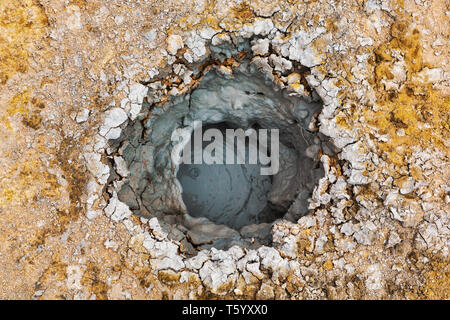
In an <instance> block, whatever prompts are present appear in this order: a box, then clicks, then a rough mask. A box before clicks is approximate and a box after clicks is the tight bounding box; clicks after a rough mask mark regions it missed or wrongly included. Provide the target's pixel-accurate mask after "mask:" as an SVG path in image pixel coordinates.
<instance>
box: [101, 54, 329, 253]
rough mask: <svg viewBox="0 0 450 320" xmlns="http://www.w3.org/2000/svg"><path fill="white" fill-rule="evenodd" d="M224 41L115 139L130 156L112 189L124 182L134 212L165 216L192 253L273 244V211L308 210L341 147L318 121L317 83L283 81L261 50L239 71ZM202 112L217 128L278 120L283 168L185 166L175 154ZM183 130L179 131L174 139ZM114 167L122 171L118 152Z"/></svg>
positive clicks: (113, 144)
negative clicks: (264, 62)
mask: <svg viewBox="0 0 450 320" xmlns="http://www.w3.org/2000/svg"><path fill="white" fill-rule="evenodd" d="M233 50H234V53H235V54H236V55H238V52H237V51H236V50H235V49H230V52H233ZM222 51H223V50H222ZM222 51H220V50H218V52H216V51H215V50H214V48H212V50H211V52H212V53H211V56H210V58H211V59H212V61H215V62H214V63H216V64H217V65H214V64H213V65H212V67H211V68H209V69H208V70H209V71H207V72H205V71H204V70H199V71H198V72H197V73H198V74H200V73H202V72H204V75H203V77H201V79H200V82H199V83H198V84H197V85H196V86H195V87H194V88H193V89H191V90H190V92H188V93H187V94H184V95H179V96H172V97H171V99H170V100H169V101H167V102H166V103H164V104H162V105H160V106H156V105H155V104H154V103H152V104H151V105H150V104H149V103H145V102H144V105H143V109H142V112H141V114H140V116H139V117H138V118H137V119H136V121H134V122H130V123H129V124H128V125H127V127H126V128H125V129H124V130H123V131H122V135H121V137H120V138H119V139H117V140H114V141H110V150H111V151H110V154H111V156H114V159H116V157H117V158H123V159H124V161H125V163H126V165H127V169H128V173H127V175H121V174H117V175H112V176H111V177H110V184H109V187H108V188H107V192H108V193H109V194H110V195H112V194H113V193H114V192H117V194H118V197H119V199H120V200H121V201H122V202H125V203H126V204H127V205H128V206H129V207H130V208H131V210H132V211H133V213H134V214H135V215H137V216H142V217H146V218H151V217H157V218H158V220H159V222H160V224H161V226H162V227H163V228H164V229H165V230H166V231H167V232H168V234H169V237H170V238H171V239H174V240H176V241H180V242H181V244H182V246H181V248H182V251H183V252H184V253H186V254H188V255H189V254H192V255H194V254H196V253H197V252H198V250H202V249H208V248H211V247H215V248H218V249H227V248H229V247H231V246H233V245H239V246H241V247H249V248H256V247H258V246H261V245H270V243H271V227H272V224H273V221H274V220H276V219H278V218H281V217H282V218H283V219H287V220H290V221H296V220H297V219H299V218H300V217H301V216H303V215H305V214H307V213H308V212H309V210H308V205H309V203H308V199H309V198H310V197H311V194H312V191H313V189H314V186H315V185H316V184H317V183H318V181H319V179H320V178H321V177H323V175H324V172H323V168H322V166H321V163H320V161H319V158H320V154H321V153H326V154H329V155H334V152H333V151H334V150H335V148H334V146H333V145H332V144H331V143H330V142H329V141H328V138H327V137H326V136H324V135H322V134H320V133H317V131H314V129H311V123H313V122H314V121H315V117H316V116H317V115H318V114H319V113H320V111H321V108H322V102H321V100H320V99H319V97H318V95H317V94H316V93H315V92H314V91H312V92H309V93H308V92H307V91H303V92H300V93H299V92H298V90H296V89H295V88H298V86H294V87H292V86H285V87H284V88H280V87H279V85H278V84H275V83H274V76H273V75H272V74H267V72H266V71H262V69H261V68H260V67H259V65H258V63H257V61H256V60H257V59H259V58H258V57H255V58H254V59H251V58H244V59H243V60H241V61H239V64H237V66H236V65H235V66H234V67H233V68H232V72H231V73H230V72H223V68H222V67H221V65H220V63H222V62H224V61H225V59H226V58H229V54H228V55H224V54H223V53H222ZM215 52H216V53H215ZM239 56H242V55H239ZM247 56H250V55H249V54H248V52H247ZM292 71H293V73H295V72H296V70H295V68H294V69H293V70H292ZM297 71H298V70H297ZM298 72H300V71H298ZM296 75H297V76H298V73H296ZM279 76H282V75H281V74H280V75H279ZM149 87H150V90H149V96H151V98H149V100H152V101H155V99H156V100H158V99H159V98H158V97H161V96H162V94H161V92H163V91H164V89H162V88H163V87H162V82H160V81H154V82H152V83H150V84H149ZM155 88H156V89H155ZM293 88H294V89H293ZM155 97H157V98H155ZM199 121H201V122H202V123H203V125H206V126H207V128H211V126H212V127H214V128H216V129H219V130H226V129H227V128H242V129H246V128H251V127H253V128H263V129H278V130H279V141H280V143H279V170H278V172H277V173H276V174H274V175H273V176H270V177H269V178H267V177H261V176H259V175H256V174H252V173H251V172H253V169H255V170H256V168H249V167H246V166H237V165H233V166H236V168H233V169H232V170H231V168H229V167H227V165H224V166H223V167H221V168H213V167H212V168H210V169H207V167H204V166H203V165H201V166H200V167H196V165H191V166H189V165H187V166H184V165H181V166H179V165H178V163H177V162H176V161H174V155H175V156H179V155H181V154H182V152H181V151H182V150H183V147H184V144H185V142H186V141H189V140H190V138H191V135H192V134H193V131H194V128H195V127H196V125H197V124H198V122H199ZM175 132H177V134H178V140H177V139H173V138H174V133H175ZM180 138H181V139H180ZM180 141H183V142H180ZM115 167H116V168H115V169H116V171H120V170H118V167H119V166H118V162H117V161H115ZM258 168H259V167H258ZM195 172H197V173H195ZM192 176H197V178H200V180H198V179H197V180H196V179H192ZM252 178H253V181H252V182H251V183H249V182H248V181H249V179H250V180H251V179H252ZM189 179H191V180H189ZM203 179H204V180H203ZM194 180H195V181H194ZM208 184H209V185H208ZM253 189H259V190H258V191H256V192H253V191H252V192H251V191H250V190H253ZM183 190H184V193H183ZM195 197H196V198H195ZM247 200H248V201H247ZM246 201H247V202H246Z"/></svg>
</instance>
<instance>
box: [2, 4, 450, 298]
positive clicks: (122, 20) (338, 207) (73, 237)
mask: <svg viewBox="0 0 450 320" xmlns="http://www.w3.org/2000/svg"><path fill="white" fill-rule="evenodd" d="M6 3H7V2H5V4H6ZM127 3H128V5H127V6H122V5H121V1H108V2H107V3H103V2H96V1H89V2H88V1H70V2H69V4H68V5H67V6H65V5H64V4H63V3H61V2H60V1H53V0H41V1H31V0H30V1H22V4H23V6H22V8H27V7H28V8H32V10H22V8H20V9H17V8H19V7H17V8H15V7H11V9H10V11H9V16H10V17H11V19H12V20H11V21H12V22H10V23H7V24H4V23H2V24H1V25H0V28H7V29H8V32H9V33H8V37H5V38H1V39H0V45H1V46H2V59H1V60H2V64H1V65H0V70H1V72H2V77H1V78H0V80H1V81H2V85H1V86H0V101H1V105H2V108H1V109H0V119H1V120H0V121H1V122H2V124H3V126H1V128H0V134H1V137H2V138H3V139H2V141H3V144H2V146H1V148H2V151H3V152H2V154H3V156H2V157H1V158H0V166H1V171H0V172H1V173H0V180H1V184H0V226H1V228H2V230H3V231H4V232H2V233H1V241H0V244H1V249H0V253H1V255H0V261H1V265H2V267H3V268H2V269H1V270H0V281H1V284H2V285H1V286H0V288H1V289H0V296H1V297H3V298H26V299H29V298H36V299H37V298H41V299H49V298H69V299H72V298H97V299H106V298H108V299H128V298H130V299H161V298H213V297H216V296H220V297H225V298H244V297H245V298H258V299H262V298H269V299H270V298H276V299H287V298H294V299H300V298H309V299H314V298H328V299H345V298H354V299H367V298H391V299H393V298H399V299H411V298H420V299H426V298H448V296H449V283H450V282H449V281H448V280H449V271H448V247H449V231H448V213H447V212H448V211H449V210H448V209H449V202H450V198H449V193H448V192H449V187H448V181H450V179H449V169H448V144H449V142H448V141H449V140H448V139H449V137H448V129H449V128H448V114H447V113H448V112H446V109H447V106H448V103H449V101H448V88H449V86H448V78H449V77H448V72H449V69H448V68H449V67H448V65H449V64H448V63H447V62H448V61H447V60H448V48H447V47H448V46H446V45H445V43H446V42H447V41H448V39H447V35H446V30H445V29H444V28H445V25H446V24H445V23H439V21H446V20H448V14H447V13H448V12H449V11H448V10H449V8H448V7H446V4H445V2H444V1H438V0H436V1H428V2H422V1H405V2H402V1H383V2H379V1H368V2H365V3H364V4H361V2H359V1H353V2H348V3H345V4H342V3H340V2H336V3H331V2H329V1H311V2H295V3H291V1H276V2H274V1H262V0H261V1H252V2H251V4H245V2H241V4H238V3H234V2H230V1H226V2H225V1H199V2H196V3H195V5H194V3H193V2H190V1H185V3H182V2H180V1H164V2H162V1H161V2H160V1H152V2H151V4H149V3H145V4H141V2H137V1H136V2H134V1H128V2H127ZM2 5H3V3H2ZM423 10H427V12H429V14H428V15H426V16H423V15H421V14H420V12H421V11H423ZM24 15H25V16H24ZM27 20H30V21H31V22H32V23H26V22H25V21H27ZM3 21H5V20H4V19H3ZM269 21H270V22H269ZM24 23H25V25H26V26H27V27H26V28H23V26H22V24H24ZM273 28H275V29H277V30H278V31H279V32H280V35H281V36H280V40H279V42H278V43H277V42H274V41H272V42H271V46H273V47H274V48H275V50H279V51H277V53H279V54H280V55H283V56H284V57H285V58H286V59H287V60H291V61H292V60H294V59H297V58H298V59H300V63H301V64H304V65H305V66H309V67H311V72H310V74H308V75H306V77H305V79H303V75H300V79H298V78H295V77H294V78H291V80H292V81H293V82H292V84H295V83H298V85H297V86H300V85H303V86H304V88H305V89H306V90H308V88H307V86H306V84H308V86H311V87H312V88H314V89H315V90H316V92H317V93H318V94H319V95H320V96H321V98H322V100H323V101H324V103H325V107H324V109H323V111H322V113H321V115H320V116H319V117H318V119H317V124H318V125H319V130H320V132H322V133H323V134H324V135H326V136H329V137H331V138H333V140H334V142H335V144H336V145H337V146H338V147H339V148H340V149H341V150H342V152H340V153H339V156H338V157H337V158H330V157H327V156H322V158H321V161H322V163H323V164H324V167H325V171H326V175H325V177H324V178H323V179H322V180H321V181H320V182H319V184H318V186H317V187H316V190H315V193H314V195H313V198H312V202H311V206H312V208H313V209H314V212H313V213H312V214H310V215H308V216H305V217H303V218H301V219H300V220H299V221H298V223H289V222H280V223H278V224H276V225H275V226H274V227H273V230H272V233H273V238H274V247H273V248H269V247H261V248H259V249H258V250H243V249H241V248H238V247H233V248H231V249H229V250H227V251H220V250H215V249H211V250H208V251H205V252H201V253H199V254H198V255H197V256H195V257H192V258H185V257H183V256H182V254H180V252H179V250H180V249H179V246H180V244H178V243H176V242H175V241H169V240H168V239H167V235H166V234H165V233H164V231H163V230H162V229H161V228H160V226H159V224H158V221H157V219H151V220H146V219H139V218H137V217H135V216H133V215H131V214H128V212H127V210H126V208H124V207H122V206H120V205H119V206H117V205H116V206H115V207H114V210H113V211H112V212H111V216H112V217H115V218H113V219H110V218H109V217H108V216H107V215H106V214H105V211H107V210H106V209H105V208H107V206H108V204H110V203H111V199H105V198H103V195H104V192H103V186H104V185H105V183H106V181H107V179H108V177H109V167H108V165H107V159H106V157H107V150H106V151H104V149H105V147H106V148H107V141H106V139H105V138H102V137H101V136H99V134H98V132H100V131H101V127H102V126H105V125H108V127H107V128H108V130H107V132H106V133H105V134H111V135H114V134H117V132H114V130H112V129H114V128H118V127H120V126H121V125H122V123H118V122H114V121H115V120H117V119H118V118H119V120H120V117H112V118H110V120H111V121H112V122H107V121H108V120H107V119H108V114H110V113H111V110H112V109H114V108H119V109H120V110H124V111H125V113H126V115H127V116H128V117H130V118H131V117H132V116H133V114H135V112H139V111H138V109H139V105H140V104H141V103H142V100H141V97H142V96H143V94H142V92H143V91H140V90H142V87H140V86H141V84H148V82H149V81H150V80H151V79H152V78H154V77H155V76H157V77H158V78H160V79H162V80H164V81H163V84H164V85H165V86H166V87H167V88H171V87H172V83H173V81H172V80H170V79H171V75H173V73H174V72H175V66H176V65H177V64H183V63H180V62H182V61H177V59H178V57H182V58H183V59H185V60H186V61H187V60H188V59H193V61H195V59H196V57H197V56H199V55H203V54H204V52H207V50H208V47H207V46H204V37H206V38H208V37H211V38H212V41H217V42H220V41H227V39H230V41H235V40H236V39H235V38H233V37H230V36H229V34H230V33H233V32H235V33H240V35H241V36H246V35H248V34H250V33H255V34H256V33H257V34H260V35H263V37H265V33H266V32H267V30H269V31H270V30H273ZM2 34H5V33H2ZM174 36H179V38H178V37H174ZM180 39H181V41H182V44H183V45H181V43H180ZM172 40H175V43H174V44H172ZM24 43H26V44H27V45H26V46H24V45H23V44H24ZM284 43H288V45H287V46H285V47H283V44H284ZM168 44H170V46H168ZM178 47H179V48H178ZM3 48H7V49H8V50H3ZM174 48H177V50H176V52H177V56H176V57H175V56H174V55H171V53H173V52H174V51H175V49H174ZM291 48H293V49H291ZM255 49H258V50H263V51H262V52H264V47H261V46H260V47H259V48H255ZM299 52H303V54H302V55H298V53H299ZM3 55H5V59H3ZM12 57H16V59H13V58H12ZM3 61H7V64H3ZM183 61H184V60H183ZM230 63H231V62H230ZM24 66H26V67H24ZM170 66H172V67H170ZM225 67H226V66H225ZM202 69H203V68H202ZM193 80H194V82H195V81H196V79H195V78H194V79H193ZM294 80H296V81H294ZM164 82H165V83H164ZM294 87H295V85H294ZM162 97H164V95H162V96H161V97H159V98H162ZM161 101H163V100H161ZM85 110H88V112H86V111H85ZM107 110H108V111H107ZM118 113H120V111H118ZM86 114H87V115H86ZM115 115H117V114H115ZM113 120H114V121H113ZM124 121H125V120H124ZM119 122H120V121H119ZM116 131H117V130H116ZM110 137H111V136H110ZM87 151H88V152H89V155H88V156H85V154H86V152H87Z"/></svg>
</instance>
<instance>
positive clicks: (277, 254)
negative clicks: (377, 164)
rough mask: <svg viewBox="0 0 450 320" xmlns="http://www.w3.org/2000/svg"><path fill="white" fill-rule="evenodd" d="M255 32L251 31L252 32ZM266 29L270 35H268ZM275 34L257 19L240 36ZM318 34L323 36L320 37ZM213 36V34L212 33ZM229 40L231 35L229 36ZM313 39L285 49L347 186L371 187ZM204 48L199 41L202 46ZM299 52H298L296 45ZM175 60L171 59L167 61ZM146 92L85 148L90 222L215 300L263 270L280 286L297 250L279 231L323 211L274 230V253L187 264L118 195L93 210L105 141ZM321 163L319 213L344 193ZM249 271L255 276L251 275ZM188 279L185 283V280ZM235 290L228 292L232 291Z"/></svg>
mask: <svg viewBox="0 0 450 320" xmlns="http://www.w3.org/2000/svg"><path fill="white" fill-rule="evenodd" d="M252 28H253V29H252ZM265 28H266V29H267V28H268V29H269V31H267V30H266V29H265ZM272 29H273V23H272V22H271V20H270V19H257V20H256V22H255V23H254V24H253V25H252V26H246V27H245V28H243V29H241V30H236V33H237V34H239V33H241V35H243V36H245V37H250V36H251V35H252V34H261V35H263V36H264V34H265V33H266V34H268V33H269V32H270V30H272ZM209 31H210V30H201V31H199V32H198V33H194V36H193V37H192V38H193V39H194V40H192V38H188V40H187V41H186V42H187V43H189V41H191V43H192V42H193V41H194V42H195V41H200V40H199V39H202V38H201V36H199V34H200V35H204V34H205V33H208V32H209ZM319 32H320V31H319ZM209 35H211V36H212V33H211V32H209ZM226 35H227V34H226ZM306 36H310V37H311V38H314V37H315V36H317V35H314V34H313V35H305V34H304V33H302V34H298V35H297V34H294V35H293V36H292V37H290V38H288V39H287V40H285V44H286V43H289V44H290V46H289V48H295V49H294V51H297V50H298V49H300V50H299V52H302V53H303V54H304V55H300V56H294V57H293V58H295V59H298V60H300V62H303V63H304V64H306V65H307V66H309V67H310V68H311V74H310V75H309V76H308V82H309V85H310V86H311V87H312V88H313V89H314V90H315V91H316V92H317V93H318V94H319V96H320V97H321V99H322V101H323V103H324V107H323V110H322V112H321V114H320V116H319V121H320V127H319V131H320V132H321V133H323V134H325V135H326V136H328V137H330V138H332V140H333V142H334V144H335V145H336V146H337V147H339V148H341V150H342V152H341V154H340V155H339V156H340V158H341V159H342V160H345V161H347V162H348V163H349V164H350V168H351V169H350V172H349V173H348V176H349V180H348V182H349V184H355V185H356V184H365V183H367V182H368V179H367V177H365V176H363V175H362V171H363V169H364V160H365V157H364V155H363V154H361V153H360V152H359V149H358V145H359V144H358V141H355V138H354V133H353V132H352V131H350V130H348V129H346V128H343V127H340V126H338V125H337V123H336V120H335V119H334V117H333V114H334V111H335V110H336V108H337V107H338V105H339V99H338V93H339V88H338V87H336V86H335V85H334V83H333V79H331V78H327V77H326V76H325V75H324V74H323V73H322V72H321V71H320V70H319V68H317V67H316V66H317V65H319V62H320V61H321V56H320V55H318V54H316V53H315V50H314V49H313V47H312V45H310V44H307V43H306V44H305V41H304V37H306ZM200 42H201V41H200ZM293 44H294V45H295V46H296V47H294V45H293ZM192 45H193V46H194V48H196V49H197V51H196V52H197V53H198V54H199V55H202V53H203V51H202V47H201V46H200V48H198V47H196V46H195V45H196V44H195V43H194V44H192ZM170 57H171V56H170V55H169V56H168V59H171V58H170ZM147 90H148V88H147V87H145V86H143V85H141V84H140V83H134V84H131V85H130V86H129V96H128V100H125V99H124V101H123V102H122V104H121V106H120V108H119V107H113V108H111V109H109V110H108V111H106V113H105V117H104V122H103V124H102V125H101V126H100V132H99V133H98V134H97V135H96V136H95V137H93V139H92V141H93V142H92V143H91V145H90V146H88V147H87V148H86V153H85V158H86V160H87V164H88V169H89V170H90V172H91V173H92V174H93V175H94V176H93V177H91V180H90V182H89V184H88V201H87V205H88V210H87V218H88V219H92V218H94V217H96V216H97V215H99V214H102V213H105V214H106V215H107V216H109V217H110V218H111V219H112V220H113V221H114V222H117V223H119V222H120V223H123V224H124V225H125V227H126V228H127V230H128V231H129V232H130V235H131V236H132V240H131V242H135V241H139V242H142V246H143V247H144V248H145V249H146V250H147V251H148V252H149V253H150V255H151V256H152V266H153V267H154V268H155V269H156V271H163V270H164V271H168V272H181V279H180V281H181V282H183V281H187V279H188V277H189V274H190V272H192V271H194V272H195V273H197V272H198V275H199V277H200V279H201V280H202V282H203V284H204V285H205V286H206V287H207V288H208V289H209V290H211V292H212V293H215V294H226V293H227V292H228V291H229V290H228V289H224V288H228V286H226V284H227V283H230V281H231V283H235V281H236V280H237V275H238V273H239V272H241V273H242V274H243V275H244V277H245V273H246V272H250V273H251V274H252V275H253V276H256V277H257V278H259V279H262V278H264V277H265V276H264V274H263V273H262V272H261V270H260V269H261V268H260V267H262V269H263V270H271V272H272V281H274V283H278V282H279V280H278V277H279V276H280V275H281V276H282V275H285V274H286V273H287V272H289V269H291V270H293V271H294V272H296V271H295V270H296V269H298V268H296V266H298V262H296V261H293V260H291V259H293V258H295V257H296V248H297V244H296V243H295V238H294V237H293V236H292V235H291V234H290V232H289V231H288V232H287V233H286V232H276V230H275V229H280V228H281V229H284V228H287V229H288V230H289V229H297V230H298V228H299V227H304V228H308V227H310V226H312V225H315V224H316V219H317V218H318V217H319V216H318V215H320V211H319V212H316V213H313V214H311V215H309V216H305V217H302V218H301V219H300V220H299V221H298V224H297V225H295V224H292V223H283V224H281V225H275V226H274V230H275V231H273V236H274V243H276V244H277V245H276V246H275V248H272V247H264V246H263V247H261V248H259V249H258V250H256V251H255V250H243V249H241V248H239V247H232V248H230V249H228V250H227V251H222V250H217V249H215V248H212V249H210V250H203V251H201V252H199V254H198V255H197V256H195V257H193V258H190V259H183V257H182V256H180V255H179V254H178V244H177V243H176V242H175V241H169V240H168V239H167V234H165V233H164V232H163V231H162V229H161V227H160V226H159V223H158V221H157V219H156V218H153V219H150V220H147V219H143V218H141V222H143V223H144V224H147V225H148V226H149V229H150V232H148V231H145V230H143V229H142V227H141V225H139V224H135V223H134V222H133V221H132V220H131V219H129V217H130V216H131V214H132V213H131V211H130V209H129V208H128V206H127V205H125V204H124V203H122V202H120V201H119V200H118V198H117V194H114V195H113V197H112V198H111V199H110V201H109V203H108V205H107V206H106V207H105V208H104V209H103V210H101V209H98V208H96V207H94V206H93V204H94V202H95V200H96V199H100V198H101V197H102V189H103V187H104V186H105V185H106V182H107V179H108V176H109V167H108V166H107V165H105V164H103V163H102V162H101V158H102V155H103V154H104V153H105V152H106V150H105V147H106V144H107V139H115V138H117V137H118V136H119V135H120V131H121V130H120V125H122V124H123V123H125V122H126V121H127V119H128V117H129V118H130V119H131V120H133V119H135V118H136V116H137V114H138V113H139V111H140V109H141V106H142V101H143V99H144V97H145V96H146V94H147ZM320 161H321V162H322V163H323V166H324V168H325V176H324V177H323V178H322V179H321V180H320V181H319V184H318V186H317V187H316V188H315V190H314V193H313V196H312V204H311V208H313V209H314V208H317V207H319V206H321V205H326V204H327V203H329V202H330V200H331V198H332V197H333V196H334V195H330V194H328V193H326V192H325V191H326V189H327V188H328V187H330V186H331V185H333V184H335V185H338V184H340V185H339V188H342V187H343V186H342V183H344V184H345V181H343V180H336V176H335V173H334V171H333V170H332V167H331V165H330V159H329V158H328V157H327V156H325V155H324V156H322V157H321V159H320ZM249 269H251V270H249ZM183 279H184V280H183ZM231 287H233V286H230V288H231Z"/></svg>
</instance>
